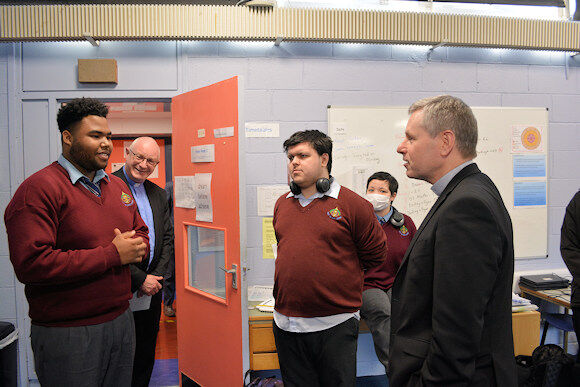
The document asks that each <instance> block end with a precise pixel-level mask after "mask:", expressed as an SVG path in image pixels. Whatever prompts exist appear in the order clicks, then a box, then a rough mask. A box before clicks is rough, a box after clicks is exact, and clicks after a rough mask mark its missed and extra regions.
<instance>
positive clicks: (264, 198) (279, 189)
mask: <svg viewBox="0 0 580 387" xmlns="http://www.w3.org/2000/svg"><path fill="white" fill-rule="evenodd" d="M288 191H290V189H289V188H288V186H287V185H262V186H258V188H257V199H258V216H272V215H274V205H275V204H276V200H278V198H279V197H280V196H281V195H283V194H285V193H286V192H288Z"/></svg>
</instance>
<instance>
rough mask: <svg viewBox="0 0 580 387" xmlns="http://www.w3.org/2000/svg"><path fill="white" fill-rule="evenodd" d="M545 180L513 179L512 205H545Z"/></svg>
mask: <svg viewBox="0 0 580 387" xmlns="http://www.w3.org/2000/svg"><path fill="white" fill-rule="evenodd" d="M545 205H546V180H541V181H515V182H514V206H515V207H522V206H545Z"/></svg>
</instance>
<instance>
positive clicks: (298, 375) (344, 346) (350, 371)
mask: <svg viewBox="0 0 580 387" xmlns="http://www.w3.org/2000/svg"><path fill="white" fill-rule="evenodd" d="M358 326H359V321H358V320H357V319H356V318H354V317H353V318H351V319H349V320H347V321H345V322H343V323H342V324H339V325H337V326H334V327H332V328H329V329H326V330H323V331H319V332H309V333H294V332H287V331H284V330H282V329H280V328H278V327H277V326H276V323H274V339H275V340H276V350H277V352H278V360H279V361H280V370H281V371H282V379H283V381H284V385H285V386H287V387H292V386H297V387H304V386H308V387H317V386H320V387H326V386H332V387H335V386H336V387H338V386H352V387H354V386H355V385H356V349H357V338H358Z"/></svg>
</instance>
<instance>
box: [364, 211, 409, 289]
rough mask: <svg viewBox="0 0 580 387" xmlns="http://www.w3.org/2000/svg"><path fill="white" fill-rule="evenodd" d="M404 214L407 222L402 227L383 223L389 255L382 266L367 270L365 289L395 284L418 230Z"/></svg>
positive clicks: (381, 287)
mask: <svg viewBox="0 0 580 387" xmlns="http://www.w3.org/2000/svg"><path fill="white" fill-rule="evenodd" d="M402 215H403V216H404V217H405V223H404V224H403V225H402V226H400V227H393V225H392V224H390V223H389V222H386V223H384V224H382V227H383V230H384V231H385V234H386V235H387V240H388V241H389V255H388V256H387V259H386V260H385V262H383V263H382V264H381V265H380V266H375V267H372V268H370V269H368V270H367V271H366V272H365V284H364V288H363V290H367V289H382V290H389V289H390V288H391V286H393V281H394V280H395V275H396V274H397V270H399V266H401V262H402V261H403V257H404V256H405V252H406V251H407V248H408V247H409V243H411V239H413V235H415V232H416V231H417V229H416V228H415V223H413V221H412V220H411V218H409V217H408V216H407V215H405V214H402Z"/></svg>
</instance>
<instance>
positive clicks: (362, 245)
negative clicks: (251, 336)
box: [274, 187, 387, 317]
mask: <svg viewBox="0 0 580 387" xmlns="http://www.w3.org/2000/svg"><path fill="white" fill-rule="evenodd" d="M274 230H275V233H276V239H277V240H278V250H277V258H276V269H275V274H274V298H275V300H276V306H275V308H276V311H278V312H279V313H281V314H283V315H285V316H288V317H321V316H330V315H335V314H339V313H348V312H356V311H357V310H359V309H360V306H361V303H362V286H363V268H365V269H366V268H369V267H373V266H377V265H379V264H381V263H382V262H383V261H384V260H385V258H386V256H387V239H386V237H385V233H384V232H383V230H382V229H381V226H380V224H379V222H378V220H377V218H376V216H375V214H374V212H373V209H372V206H371V204H370V203H369V202H367V201H366V200H365V199H363V198H362V197H360V196H359V195H357V194H356V193H354V192H352V191H351V190H349V189H347V188H345V187H341V188H340V192H339V195H338V198H337V199H334V198H331V197H329V196H324V197H322V198H319V199H315V200H314V201H313V202H312V203H310V204H309V205H307V206H306V207H302V206H301V205H300V203H299V202H298V199H296V198H294V197H289V198H287V197H286V195H283V196H281V197H280V198H279V199H278V201H277V202H276V206H275V208H274Z"/></svg>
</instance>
